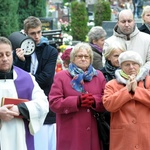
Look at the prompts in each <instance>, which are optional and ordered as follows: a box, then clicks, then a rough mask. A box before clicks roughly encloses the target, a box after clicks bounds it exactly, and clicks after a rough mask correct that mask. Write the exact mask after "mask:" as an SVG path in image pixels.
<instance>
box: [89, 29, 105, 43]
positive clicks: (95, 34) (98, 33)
mask: <svg viewBox="0 0 150 150" xmlns="http://www.w3.org/2000/svg"><path fill="white" fill-rule="evenodd" d="M106 35H107V33H106V31H105V30H104V29H103V27H101V26H95V27H92V28H91V30H90V31H89V33H88V40H89V42H90V43H93V40H95V41H98V40H99V39H101V38H105V37H106Z"/></svg>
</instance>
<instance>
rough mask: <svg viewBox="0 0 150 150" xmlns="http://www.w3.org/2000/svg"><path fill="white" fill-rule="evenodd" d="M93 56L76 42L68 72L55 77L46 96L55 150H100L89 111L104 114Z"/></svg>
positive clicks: (100, 82)
mask: <svg viewBox="0 0 150 150" xmlns="http://www.w3.org/2000/svg"><path fill="white" fill-rule="evenodd" d="M92 60H93V53H92V50H91V47H90V46H89V44H87V43H78V44H77V45H75V47H74V48H73V50H72V51H71V54H70V61H71V63H70V64H69V68H68V70H63V71H60V72H58V73H57V74H56V75H55V78H54V83H53V85H52V88H51V91H50V94H49V103H50V108H51V110H52V111H53V112H55V113H56V124H57V150H102V149H101V144H100V142H99V137H98V130H97V122H96V119H95V118H94V116H93V113H92V109H93V110H96V111H99V112H101V111H104V107H103V104H102V95H103V91H104V86H105V83H106V81H105V78H104V76H103V74H102V73H101V72H100V71H98V70H95V69H94V68H93V67H92V65H91V63H92Z"/></svg>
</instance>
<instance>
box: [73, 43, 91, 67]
mask: <svg viewBox="0 0 150 150" xmlns="http://www.w3.org/2000/svg"><path fill="white" fill-rule="evenodd" d="M83 49H85V50H86V51H87V53H88V54H89V56H90V58H91V64H92V62H93V51H92V48H91V46H90V45H89V44H88V43H85V42H79V43H77V44H76V45H75V46H74V48H73V49H72V51H71V53H70V62H73V61H74V59H75V56H76V54H77V53H78V51H80V50H83Z"/></svg>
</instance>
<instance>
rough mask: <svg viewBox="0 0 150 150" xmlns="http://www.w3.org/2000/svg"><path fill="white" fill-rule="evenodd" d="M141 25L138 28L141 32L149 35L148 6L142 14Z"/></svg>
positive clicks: (149, 9) (149, 12)
mask: <svg viewBox="0 0 150 150" xmlns="http://www.w3.org/2000/svg"><path fill="white" fill-rule="evenodd" d="M142 20H143V22H144V23H143V25H142V26H141V27H140V28H139V30H140V31H141V32H145V33H148V34H150V6H146V7H144V9H143V12H142Z"/></svg>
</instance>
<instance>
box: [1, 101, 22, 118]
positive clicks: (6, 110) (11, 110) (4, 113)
mask: <svg viewBox="0 0 150 150" xmlns="http://www.w3.org/2000/svg"><path fill="white" fill-rule="evenodd" d="M19 114H20V113H19V110H18V106H16V105H13V104H9V105H4V106H2V107H0V119H1V120H3V121H9V120H11V119H13V118H14V117H16V116H19Z"/></svg>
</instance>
